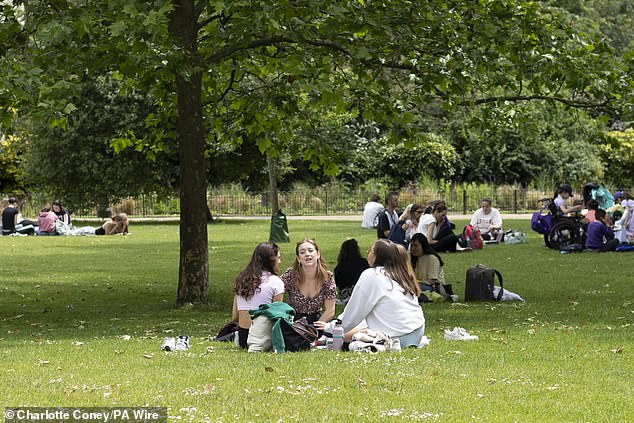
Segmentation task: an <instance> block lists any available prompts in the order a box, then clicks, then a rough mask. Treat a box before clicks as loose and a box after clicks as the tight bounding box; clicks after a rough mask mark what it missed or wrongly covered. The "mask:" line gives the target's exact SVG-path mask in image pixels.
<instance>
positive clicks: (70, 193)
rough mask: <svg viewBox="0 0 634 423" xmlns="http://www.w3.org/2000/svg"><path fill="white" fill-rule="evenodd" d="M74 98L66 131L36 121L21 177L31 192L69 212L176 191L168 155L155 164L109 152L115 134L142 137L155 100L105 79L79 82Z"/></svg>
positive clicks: (137, 155)
mask: <svg viewBox="0 0 634 423" xmlns="http://www.w3.org/2000/svg"><path fill="white" fill-rule="evenodd" d="M81 85H82V91H81V93H80V94H79V96H78V97H76V98H72V97H69V101H71V102H72V104H74V105H75V107H76V108H77V110H74V111H73V113H72V114H70V115H69V116H68V119H67V121H66V123H65V127H64V128H61V127H59V126H58V127H54V128H53V127H51V126H50V125H49V124H48V123H47V122H41V121H37V120H34V121H33V125H32V127H31V132H30V134H28V133H27V134H25V135H24V136H23V138H24V139H27V140H28V142H26V143H25V146H24V147H23V148H24V149H25V156H26V157H25V160H24V163H25V173H26V174H27V175H28V181H29V183H30V185H31V186H37V187H38V188H39V189H40V190H42V191H43V192H44V193H46V194H49V195H50V196H51V198H61V199H63V200H64V204H66V205H67V206H70V207H71V208H73V209H81V208H84V209H85V208H92V207H97V209H98V210H104V209H105V208H106V207H108V206H109V205H111V204H112V203H113V202H116V201H117V200H119V199H121V198H125V197H127V196H132V195H137V194H138V193H140V192H155V191H161V190H164V191H168V192H172V191H175V190H176V189H177V186H178V185H177V174H176V169H177V166H178V165H177V163H173V159H172V164H171V165H170V162H169V159H170V157H169V154H168V152H166V151H162V154H161V155H160V157H159V158H158V159H157V158H156V157H153V158H152V160H147V158H146V155H144V154H141V153H139V152H137V151H134V150H126V151H123V152H121V153H120V154H115V152H114V150H113V148H112V147H111V146H110V144H111V142H112V140H113V139H115V138H116V137H117V136H118V135H119V134H122V133H128V132H132V133H135V134H138V136H143V135H144V134H145V133H146V132H148V130H147V129H146V127H145V123H146V121H145V119H146V117H147V116H149V115H151V113H152V112H153V107H152V106H153V100H152V99H151V98H148V96H147V95H145V94H142V93H140V92H138V91H134V90H131V91H129V92H127V93H124V92H122V91H121V88H122V87H121V84H120V83H119V82H118V81H117V80H116V79H112V78H111V77H109V76H103V77H98V78H96V80H94V81H85V82H82V84H81Z"/></svg>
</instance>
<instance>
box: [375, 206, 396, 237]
mask: <svg viewBox="0 0 634 423" xmlns="http://www.w3.org/2000/svg"><path fill="white" fill-rule="evenodd" d="M396 222H398V214H397V213H396V211H393V212H392V214H390V211H389V210H388V209H385V211H384V212H383V213H381V214H379V224H378V225H377V227H376V236H377V238H379V239H381V238H387V237H388V235H385V231H389V230H390V229H392V226H394V224H395V223H396Z"/></svg>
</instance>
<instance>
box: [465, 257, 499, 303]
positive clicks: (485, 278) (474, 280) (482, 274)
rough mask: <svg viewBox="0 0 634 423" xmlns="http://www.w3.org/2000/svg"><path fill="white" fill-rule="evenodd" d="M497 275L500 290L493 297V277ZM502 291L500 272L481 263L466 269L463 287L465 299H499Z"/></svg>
mask: <svg viewBox="0 0 634 423" xmlns="http://www.w3.org/2000/svg"><path fill="white" fill-rule="evenodd" d="M496 275H497V277H498V280H499V281H500V292H499V293H498V295H497V297H495V298H494V297H493V287H494V286H495V283H494V279H495V276H496ZM503 292H504V283H503V281H502V274H500V272H498V271H497V270H495V269H491V268H489V267H486V266H484V265H482V264H478V265H477V266H474V267H472V268H470V269H467V280H466V285H465V289H464V300H465V301H493V300H495V301H500V300H501V299H502V294H503Z"/></svg>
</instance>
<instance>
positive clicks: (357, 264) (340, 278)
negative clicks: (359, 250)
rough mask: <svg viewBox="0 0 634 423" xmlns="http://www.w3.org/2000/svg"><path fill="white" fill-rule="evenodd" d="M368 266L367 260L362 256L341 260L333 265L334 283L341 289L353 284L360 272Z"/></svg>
mask: <svg viewBox="0 0 634 423" xmlns="http://www.w3.org/2000/svg"><path fill="white" fill-rule="evenodd" d="M369 267H370V265H369V264H368V261H367V260H366V259H364V258H363V257H354V258H351V259H348V260H345V261H342V262H341V263H339V264H338V265H337V267H335V283H336V284H337V288H339V290H342V289H344V288H351V287H353V286H355V285H356V283H357V281H358V280H359V276H361V273H363V271H364V270H365V269H368V268H369Z"/></svg>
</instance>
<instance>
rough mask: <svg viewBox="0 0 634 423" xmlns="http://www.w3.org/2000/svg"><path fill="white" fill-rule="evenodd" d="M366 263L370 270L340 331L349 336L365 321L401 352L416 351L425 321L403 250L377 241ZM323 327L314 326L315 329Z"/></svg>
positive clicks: (357, 288) (363, 276) (350, 303)
mask: <svg viewBox="0 0 634 423" xmlns="http://www.w3.org/2000/svg"><path fill="white" fill-rule="evenodd" d="M368 263H369V264H370V266H372V267H371V268H370V269H367V270H366V271H364V272H363V273H362V274H361V277H360V278H359V281H358V282H357V284H356V286H355V287H354V290H353V291H352V296H351V297H350V301H348V304H347V305H346V308H345V310H344V312H343V319H342V322H343V330H344V331H345V332H346V333H347V334H348V335H349V334H350V332H351V331H352V330H353V329H355V328H357V327H358V326H359V325H360V324H361V323H362V322H363V321H364V320H365V322H366V324H367V327H368V328H369V329H371V330H373V331H378V332H383V333H385V334H386V335H389V336H390V337H392V338H398V339H399V341H400V343H401V347H402V348H406V347H417V346H418V345H419V344H420V342H421V340H422V338H423V335H424V333H425V317H424V316H423V310H422V309H421V308H420V306H419V305H418V296H419V295H420V287H419V286H418V283H417V282H416V278H415V276H414V272H413V270H412V266H411V265H410V263H409V258H408V257H407V251H406V250H405V247H403V246H402V245H399V244H395V243H393V242H391V241H388V240H385V239H379V240H377V241H376V242H375V243H374V245H373V246H372V247H371V248H370V250H369V251H368ZM325 325H326V323H325V322H316V323H315V326H316V327H317V328H318V329H320V328H323V327H325Z"/></svg>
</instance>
